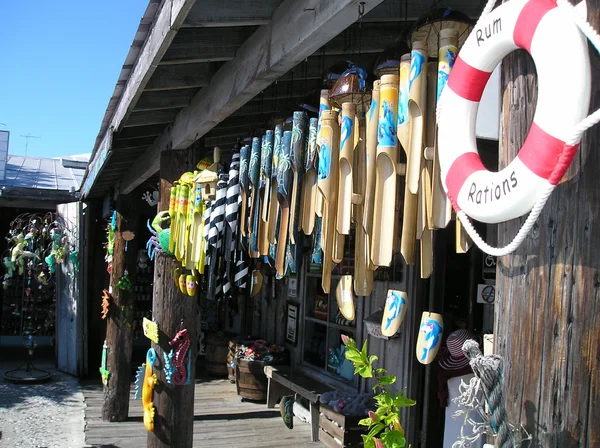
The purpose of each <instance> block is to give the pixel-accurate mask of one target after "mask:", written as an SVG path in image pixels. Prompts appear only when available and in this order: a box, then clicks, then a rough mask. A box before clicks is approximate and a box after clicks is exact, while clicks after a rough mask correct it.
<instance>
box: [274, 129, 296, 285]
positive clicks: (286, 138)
mask: <svg viewBox="0 0 600 448" xmlns="http://www.w3.org/2000/svg"><path fill="white" fill-rule="evenodd" d="M291 149H292V131H284V132H283V137H282V138H281V152H280V153H279V161H278V162H279V163H278V166H277V200H278V201H279V209H280V213H281V219H280V222H279V231H278V232H277V253H276V256H275V269H276V271H277V275H278V277H279V278H281V277H283V275H284V274H285V268H286V263H285V261H286V258H285V255H286V249H287V240H288V227H289V222H290V202H291V194H292V192H291V187H292V173H291V170H290V168H291V162H290V157H291V156H290V152H291Z"/></svg>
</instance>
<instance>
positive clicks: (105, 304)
mask: <svg viewBox="0 0 600 448" xmlns="http://www.w3.org/2000/svg"><path fill="white" fill-rule="evenodd" d="M109 307H110V294H109V293H108V291H107V290H106V289H103V290H102V319H106V316H108V311H109Z"/></svg>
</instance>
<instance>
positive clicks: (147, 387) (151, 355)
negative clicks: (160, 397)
mask: <svg viewBox="0 0 600 448" xmlns="http://www.w3.org/2000/svg"><path fill="white" fill-rule="evenodd" d="M155 362H156V351H154V349H153V348H150V349H148V352H147V353H146V362H145V363H144V364H142V366H141V367H140V368H139V369H138V374H137V378H136V395H137V396H139V393H137V391H138V390H139V383H140V382H141V383H142V393H141V398H142V409H143V410H144V417H143V419H144V426H145V427H146V429H147V430H148V431H150V432H154V414H155V412H156V410H155V408H154V404H152V394H153V392H154V387H155V386H156V384H157V383H158V378H157V377H156V374H155V373H154V372H153V371H152V367H153V366H154V363H155ZM142 375H143V376H142ZM134 396H135V395H134Z"/></svg>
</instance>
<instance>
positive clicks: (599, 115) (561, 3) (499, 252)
mask: <svg viewBox="0 0 600 448" xmlns="http://www.w3.org/2000/svg"><path fill="white" fill-rule="evenodd" d="M583 1H585V0H583ZM495 3H496V1H495V0H488V2H487V4H486V5H485V8H484V9H483V13H482V14H481V17H480V18H479V20H478V21H477V25H479V22H480V21H481V20H482V19H483V18H484V17H485V16H487V15H488V14H489V13H490V12H491V11H492V9H493V8H494V4H495ZM556 4H557V5H558V7H559V8H563V9H564V10H565V12H567V13H568V14H570V15H571V18H572V20H573V21H574V22H575V24H576V25H577V26H578V28H579V29H580V30H581V32H582V33H583V34H584V35H585V36H586V37H587V38H588V40H589V41H590V42H591V43H592V45H593V46H594V48H595V49H596V51H597V52H598V53H600V35H599V34H598V33H597V32H596V30H595V29H594V27H592V25H590V24H589V23H588V22H587V20H585V19H584V18H583V17H581V16H580V15H579V14H578V13H577V11H576V10H575V7H574V6H573V5H572V4H571V3H569V1H568V0H557V1H556ZM477 25H476V26H477ZM443 98H444V95H442V98H440V100H441V99H443ZM441 105H442V101H439V102H438V108H437V114H436V115H437V118H438V120H439V116H440V110H441ZM598 122H600V109H598V110H596V111H595V112H594V113H592V114H590V115H588V116H587V117H586V118H584V119H583V120H582V121H581V122H580V123H579V124H578V125H577V126H575V129H574V130H573V134H572V135H571V137H570V138H568V139H567V141H566V142H565V145H567V146H572V145H575V144H577V143H578V142H579V141H580V140H581V136H582V135H583V133H584V132H585V131H587V130H588V129H589V128H591V127H592V126H594V125H595V124H597V123H598ZM555 187H556V185H548V187H546V190H545V191H544V192H543V194H542V195H541V196H540V197H539V199H538V200H537V202H536V203H535V205H534V206H533V208H532V209H531V212H530V213H529V216H527V219H526V220H525V223H524V224H523V226H522V227H521V228H520V229H519V231H518V232H517V235H516V236H515V237H514V239H513V240H512V241H511V242H510V244H508V245H507V246H504V247H494V246H490V245H489V244H487V243H486V242H485V241H484V240H483V238H481V236H480V235H479V233H478V232H477V230H476V229H475V227H473V224H471V221H470V220H469V217H468V216H467V215H466V213H465V212H463V211H462V210H461V211H459V212H457V213H456V215H457V217H458V218H459V219H460V222H461V223H462V225H463V227H464V228H465V230H466V231H467V233H468V235H469V236H470V237H471V239H472V240H473V242H474V243H475V244H476V245H477V247H479V248H480V249H481V250H482V251H483V252H485V253H487V254H489V255H494V256H496V257H501V256H503V255H508V254H511V253H513V252H514V251H515V250H516V249H517V248H518V247H519V246H520V245H521V243H522V242H523V240H524V239H525V237H526V236H527V235H528V234H529V231H530V230H531V228H532V227H533V226H534V224H535V222H536V221H537V219H538V217H539V216H540V213H542V209H543V208H544V205H546V202H547V201H548V198H549V197H550V194H551V193H552V191H553V190H554V188H555Z"/></svg>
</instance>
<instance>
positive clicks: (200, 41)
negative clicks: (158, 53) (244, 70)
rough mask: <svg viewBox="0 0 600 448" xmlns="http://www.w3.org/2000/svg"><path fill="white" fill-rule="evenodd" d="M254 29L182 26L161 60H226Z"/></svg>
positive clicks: (178, 62) (179, 61) (162, 62)
mask: <svg viewBox="0 0 600 448" xmlns="http://www.w3.org/2000/svg"><path fill="white" fill-rule="evenodd" d="M256 29H257V28H256V27H253V26H248V27H229V28H186V29H182V30H180V31H179V33H178V34H177V37H176V38H175V39H174V40H173V43H172V44H171V46H170V47H169V50H168V51H167V52H166V53H165V55H164V57H163V58H162V60H161V61H160V63H161V65H165V64H191V63H199V62H211V61H229V60H231V59H233V58H234V57H235V53H236V51H237V50H238V48H239V47H241V46H242V44H243V43H244V42H245V41H246V40H247V39H248V38H249V37H250V36H251V35H252V34H253V33H254V32H255V31H256Z"/></svg>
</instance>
